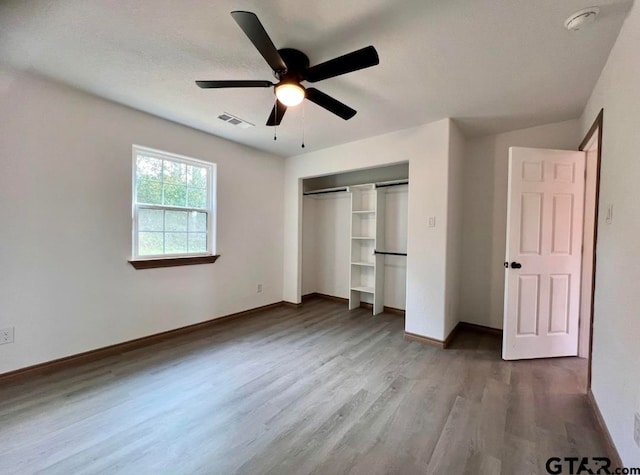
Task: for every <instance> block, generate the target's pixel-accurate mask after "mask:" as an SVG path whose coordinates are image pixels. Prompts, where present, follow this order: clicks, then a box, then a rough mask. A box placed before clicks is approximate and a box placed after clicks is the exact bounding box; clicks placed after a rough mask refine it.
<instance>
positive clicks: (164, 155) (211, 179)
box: [131, 145, 217, 261]
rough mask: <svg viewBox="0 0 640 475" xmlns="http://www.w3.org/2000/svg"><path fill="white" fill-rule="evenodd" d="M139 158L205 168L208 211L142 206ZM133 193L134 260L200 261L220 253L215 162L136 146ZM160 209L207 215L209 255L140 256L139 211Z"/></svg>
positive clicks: (202, 253) (180, 207)
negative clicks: (138, 197)
mask: <svg viewBox="0 0 640 475" xmlns="http://www.w3.org/2000/svg"><path fill="white" fill-rule="evenodd" d="M138 154H141V155H144V156H147V157H152V158H157V159H160V160H171V161H173V162H177V163H183V164H185V165H194V166H198V167H203V168H206V169H207V171H208V172H207V190H208V199H207V207H206V208H191V207H182V206H165V205H150V204H138V203H137V202H136V188H137V186H136V185H137V179H138V174H137V168H138V160H137V158H138ZM132 163H133V165H132V167H131V170H132V181H131V182H132V193H131V203H132V207H131V208H132V213H131V218H132V234H133V239H132V243H133V246H132V251H131V255H132V256H133V257H132V260H134V261H136V260H149V259H180V258H184V257H198V256H213V255H215V253H216V221H217V219H216V218H217V212H216V202H217V199H216V183H217V177H216V171H217V170H216V164H215V163H212V162H207V161H204V160H199V159H197V158H192V157H187V156H185V155H178V154H175V153H171V152H165V151H162V150H156V149H153V148H149V147H144V146H142V145H133V146H132ZM141 208H143V209H160V210H167V211H198V212H205V213H207V225H208V229H207V251H206V252H199V253H192V252H191V253H181V254H155V255H143V256H141V255H139V254H138V210H139V209H141Z"/></svg>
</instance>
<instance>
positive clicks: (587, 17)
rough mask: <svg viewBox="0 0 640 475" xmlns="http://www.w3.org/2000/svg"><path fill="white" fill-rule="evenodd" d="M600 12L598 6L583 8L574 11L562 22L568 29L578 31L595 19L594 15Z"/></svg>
mask: <svg viewBox="0 0 640 475" xmlns="http://www.w3.org/2000/svg"><path fill="white" fill-rule="evenodd" d="M598 13H600V9H599V8H598V7H589V8H585V9H584V10H580V11H577V12H575V13H574V14H573V15H571V16H570V17H569V18H567V19H566V20H565V22H564V27H565V28H566V29H567V30H569V31H578V30H580V29H582V28H584V27H585V26H587V25H588V24H590V23H593V22H594V21H596V17H597V16H598Z"/></svg>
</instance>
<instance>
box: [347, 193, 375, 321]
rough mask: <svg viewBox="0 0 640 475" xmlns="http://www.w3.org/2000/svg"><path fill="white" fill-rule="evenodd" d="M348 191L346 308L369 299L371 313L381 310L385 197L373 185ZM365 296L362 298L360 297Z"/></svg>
mask: <svg viewBox="0 0 640 475" xmlns="http://www.w3.org/2000/svg"><path fill="white" fill-rule="evenodd" d="M347 191H349V192H350V193H351V266H350V276H349V282H350V290H349V309H354V308H358V307H360V303H361V302H362V301H363V300H364V301H370V303H372V304H373V314H374V315H377V314H379V313H382V311H383V309H384V261H383V256H380V255H376V254H375V253H374V251H375V249H376V248H384V196H383V193H384V192H383V191H382V190H378V189H376V186H375V184H366V185H356V186H350V187H348V188H347ZM363 297H364V298H363Z"/></svg>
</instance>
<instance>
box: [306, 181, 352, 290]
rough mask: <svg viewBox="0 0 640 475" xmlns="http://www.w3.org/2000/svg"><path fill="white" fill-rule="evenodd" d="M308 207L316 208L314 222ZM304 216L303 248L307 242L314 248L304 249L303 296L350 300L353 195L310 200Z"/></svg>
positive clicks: (341, 194) (347, 194)
mask: <svg viewBox="0 0 640 475" xmlns="http://www.w3.org/2000/svg"><path fill="white" fill-rule="evenodd" d="M310 203H311V204H310ZM309 207H312V208H315V213H314V217H313V219H312V220H309V219H308V217H307V215H306V211H307V209H308V208H309ZM304 212H305V214H304V233H303V240H302V242H303V245H304V242H305V238H307V241H311V242H313V247H311V246H308V247H307V246H306V245H305V246H304V248H305V249H304V253H303V261H302V268H303V269H304V270H303V274H304V278H303V289H304V292H303V295H306V294H309V293H312V292H318V293H321V294H324V295H332V296H334V297H341V298H345V299H346V298H349V266H350V260H349V258H350V255H349V254H350V251H351V249H350V247H349V245H350V242H351V241H350V237H349V226H350V225H351V195H349V193H333V194H331V195H322V196H320V197H317V198H311V197H308V196H307V197H305V198H304ZM309 281H310V282H312V283H313V284H312V283H310V282H309ZM312 285H313V287H312Z"/></svg>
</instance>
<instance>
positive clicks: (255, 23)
mask: <svg viewBox="0 0 640 475" xmlns="http://www.w3.org/2000/svg"><path fill="white" fill-rule="evenodd" d="M231 16H232V17H233V19H234V20H235V21H236V23H237V24H238V25H239V26H240V28H241V29H242V31H244V33H245V34H246V35H247V36H248V37H249V40H251V42H252V43H253V45H254V46H255V47H256V48H257V49H258V51H259V52H260V54H261V55H262V57H263V58H264V59H265V61H266V62H267V64H269V66H270V67H271V69H272V70H273V74H274V76H275V77H276V79H277V80H278V82H277V83H272V82H271V81H196V84H197V85H198V86H199V87H201V88H203V89H216V88H232V87H274V89H275V94H276V98H277V100H276V104H275V105H274V106H273V110H272V111H271V115H270V116H269V119H268V120H267V125H269V126H275V125H280V122H281V121H282V117H283V116H284V114H285V112H286V111H287V107H293V106H297V105H298V104H300V103H301V102H302V101H303V100H304V99H305V98H306V99H308V100H310V101H311V102H313V103H315V104H317V105H319V106H320V107H323V108H324V109H326V110H328V111H329V112H332V113H333V114H335V115H337V116H338V117H341V118H343V119H344V120H349V119H351V118H352V117H353V116H354V115H356V111H355V110H354V109H352V108H351V107H349V106H347V105H346V104H343V103H342V102H340V101H338V100H337V99H334V98H333V97H331V96H329V95H327V94H325V93H324V92H322V91H319V90H318V89H316V88H314V87H307V88H305V87H304V86H302V85H301V84H300V83H301V82H302V81H308V82H311V83H314V82H318V81H322V80H323V79H329V78H332V77H335V76H340V75H342V74H346V73H350V72H353V71H358V70H359V69H364V68H369V67H371V66H375V65H377V64H379V63H380V60H379V59H378V53H377V51H376V49H375V48H374V47H373V46H367V47H366V48H362V49H359V50H357V51H353V52H351V53H348V54H345V55H343V56H339V57H337V58H334V59H331V60H329V61H326V62H324V63H320V64H317V65H315V66H311V67H309V58H308V57H307V55H306V54H304V53H303V52H302V51H298V50H297V49H292V48H283V49H276V47H275V46H274V44H273V42H272V41H271V38H269V35H268V34H267V32H266V30H265V29H264V27H263V26H262V23H260V20H259V19H258V17H257V16H256V15H255V13H252V12H245V11H234V12H231Z"/></svg>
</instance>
